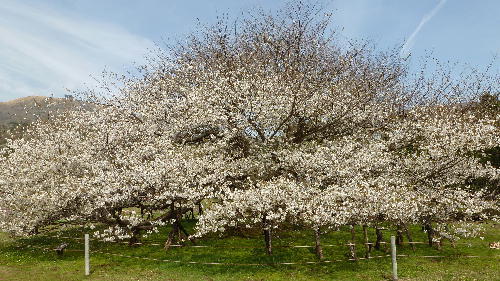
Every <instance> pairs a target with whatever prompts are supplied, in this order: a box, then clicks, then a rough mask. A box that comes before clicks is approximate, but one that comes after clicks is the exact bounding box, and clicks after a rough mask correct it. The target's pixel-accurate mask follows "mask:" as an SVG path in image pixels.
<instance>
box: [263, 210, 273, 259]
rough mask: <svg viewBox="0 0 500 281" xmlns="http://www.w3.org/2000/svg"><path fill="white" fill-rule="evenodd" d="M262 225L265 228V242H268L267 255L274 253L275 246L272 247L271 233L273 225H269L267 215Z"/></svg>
mask: <svg viewBox="0 0 500 281" xmlns="http://www.w3.org/2000/svg"><path fill="white" fill-rule="evenodd" d="M262 227H263V229H264V231H263V232H264V242H265V244H266V253H267V255H269V256H270V255H272V254H273V248H272V241H271V239H272V235H271V226H270V225H269V223H268V221H267V218H266V215H264V217H263V218H262Z"/></svg>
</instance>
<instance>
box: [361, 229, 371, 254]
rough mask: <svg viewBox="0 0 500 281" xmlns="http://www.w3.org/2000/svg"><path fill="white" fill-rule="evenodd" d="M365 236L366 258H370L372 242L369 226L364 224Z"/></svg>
mask: <svg viewBox="0 0 500 281" xmlns="http://www.w3.org/2000/svg"><path fill="white" fill-rule="evenodd" d="M363 238H364V240H365V250H366V253H365V258H367V259H369V258H370V255H371V252H372V244H370V240H369V239H368V226H367V225H363Z"/></svg>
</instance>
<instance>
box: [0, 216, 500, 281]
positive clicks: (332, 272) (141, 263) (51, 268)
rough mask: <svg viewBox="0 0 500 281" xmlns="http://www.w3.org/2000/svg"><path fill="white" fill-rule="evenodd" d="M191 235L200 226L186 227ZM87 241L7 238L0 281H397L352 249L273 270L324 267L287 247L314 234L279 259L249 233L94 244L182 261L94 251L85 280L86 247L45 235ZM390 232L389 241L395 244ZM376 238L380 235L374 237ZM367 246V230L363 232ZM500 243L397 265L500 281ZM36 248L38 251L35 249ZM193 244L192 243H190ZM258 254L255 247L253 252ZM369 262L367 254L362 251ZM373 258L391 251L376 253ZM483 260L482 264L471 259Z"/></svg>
mask: <svg viewBox="0 0 500 281" xmlns="http://www.w3.org/2000/svg"><path fill="white" fill-rule="evenodd" d="M186 225H187V226H188V229H191V228H192V226H193V223H192V222H187V223H186ZM167 231H168V229H163V230H162V232H161V233H158V234H155V235H152V236H150V237H148V238H147V239H143V242H146V243H154V242H160V243H161V241H163V240H164V239H163V238H164V237H165V236H166V233H167ZM412 233H413V235H414V240H415V241H425V239H426V237H425V233H423V232H421V231H420V229H419V228H418V227H417V226H415V227H413V228H412ZM54 234H61V235H62V236H70V237H79V238H81V237H83V232H82V229H79V228H74V229H67V230H65V231H61V232H57V233H56V232H51V233H44V234H43V235H40V236H35V237H30V238H23V239H12V238H9V237H8V236H7V235H5V234H1V233H0V280H390V274H391V259H390V257H385V258H375V259H370V260H360V261H357V262H355V261H346V259H347V253H348V248H347V246H342V245H338V246H333V247H324V253H325V260H344V261H339V262H333V263H320V264H299V265H272V263H279V262H299V263H303V262H308V261H317V259H316V257H315V255H314V249H313V248H286V247H280V246H287V245H313V234H312V232H311V231H306V230H294V229H288V230H286V231H282V232H279V233H276V234H275V237H274V240H273V244H274V246H275V248H274V249H273V252H274V254H273V256H272V257H268V256H267V255H266V254H265V252H264V249H263V245H262V244H263V242H262V239H261V237H259V236H258V233H257V232H254V233H252V232H246V233H243V234H242V235H239V236H232V237H217V236H214V237H208V238H206V239H203V240H200V241H198V243H197V245H207V246H212V247H210V248H191V247H183V248H171V249H169V250H168V251H165V250H163V248H162V246H151V245H142V246H128V245H124V244H117V243H103V242H98V241H92V243H91V251H92V250H93V251H102V252H109V253H117V254H122V255H128V256H134V257H149V258H157V259H162V260H163V259H168V260H177V261H180V262H178V263H175V262H163V261H154V260H144V259H135V258H126V257H120V256H111V255H105V254H100V253H95V252H91V276H89V277H84V276H83V252H81V250H82V249H83V245H82V244H81V242H82V241H81V240H79V241H72V240H68V239H62V238H50V237H47V236H45V235H54ZM389 235H390V234H389V233H386V234H385V238H386V239H388V238H389ZM349 237H350V234H349V232H348V231H347V230H345V229H344V230H341V231H335V232H331V233H329V234H327V235H324V237H322V243H323V244H336V245H337V244H342V243H346V242H347V241H348V240H349ZM370 238H371V239H374V238H375V235H374V233H373V232H370ZM357 239H358V241H357V242H358V243H361V242H362V241H361V239H362V235H361V231H359V230H358V231H357ZM63 241H64V242H67V243H69V247H68V249H69V250H76V251H68V252H66V253H65V254H64V255H63V256H62V257H59V256H57V254H56V253H55V252H54V251H52V250H43V249H41V248H49V249H52V248H54V247H55V246H56V245H58V244H60V243H61V242H63ZM493 241H500V225H494V224H486V225H485V234H484V240H481V239H479V238H474V239H466V240H460V242H470V243H471V244H472V246H471V247H469V246H467V245H462V244H460V245H457V247H456V248H452V247H451V246H450V245H449V244H445V245H444V246H443V249H442V250H441V251H438V250H437V249H434V248H430V247H429V246H427V245H421V244H418V245H416V250H415V252H413V251H412V250H411V248H410V247H409V246H408V245H404V246H402V247H400V248H398V254H406V255H410V257H400V258H398V268H399V277H400V279H401V280H500V250H494V249H489V247H488V242H493ZM29 245H31V247H29ZM188 245H190V244H188ZM252 247H254V248H252ZM357 252H358V255H359V256H360V257H362V256H363V255H364V247H359V246H358V249H357ZM372 254H373V255H385V254H386V252H385V251H383V250H381V251H374V252H373V253H372ZM422 255H439V256H446V258H420V257H416V256H422ZM466 255H477V256H481V257H480V258H465V257H463V256H466ZM189 261H196V262H221V263H245V264H247V263H258V264H265V265H257V266H256V265H252V266H251V265H240V266H236V265H202V264H189V263H187V262H189Z"/></svg>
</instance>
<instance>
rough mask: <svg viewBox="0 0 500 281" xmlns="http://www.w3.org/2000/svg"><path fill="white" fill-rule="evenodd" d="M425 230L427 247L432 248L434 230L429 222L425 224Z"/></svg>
mask: <svg viewBox="0 0 500 281" xmlns="http://www.w3.org/2000/svg"><path fill="white" fill-rule="evenodd" d="M425 230H426V231H427V241H428V243H429V246H430V247H432V245H433V241H432V239H433V238H434V229H433V228H432V224H431V223H430V222H429V223H426V224H425Z"/></svg>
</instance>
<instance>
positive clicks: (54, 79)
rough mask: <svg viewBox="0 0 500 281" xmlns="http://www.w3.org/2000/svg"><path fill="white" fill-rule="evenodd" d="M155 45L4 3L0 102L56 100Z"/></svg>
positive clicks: (114, 29) (65, 15) (61, 14)
mask: <svg viewBox="0 0 500 281" xmlns="http://www.w3.org/2000/svg"><path fill="white" fill-rule="evenodd" d="M153 47H154V44H153V42H151V41H150V40H148V39H146V38H143V37H140V36H137V35H135V34H131V33H130V32H128V31H127V30H124V29H123V28H121V27H119V26H116V25H112V24H109V23H105V22H97V21H91V20H87V19H84V18H82V17H81V16H79V15H74V14H69V12H68V11H63V10H57V9H54V8H53V7H52V8H51V7H42V6H31V5H26V4H21V3H19V2H17V1H9V0H7V1H4V2H3V3H2V5H1V6H0V62H1V64H0V101H2V100H8V99H12V98H16V97H21V96H25V95H40V94H41V95H50V94H56V95H60V94H62V93H63V92H64V89H65V88H78V87H81V86H82V85H83V84H84V83H88V84H89V83H90V84H91V83H92V79H91V78H90V75H92V74H94V75H95V74H98V73H99V72H101V71H102V70H103V69H104V68H107V69H111V70H116V71H120V70H123V69H124V68H125V66H127V65H131V63H132V62H134V61H135V62H141V61H142V59H143V56H144V55H145V54H146V53H147V51H148V49H149V48H153Z"/></svg>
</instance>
